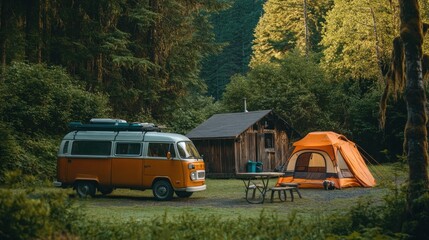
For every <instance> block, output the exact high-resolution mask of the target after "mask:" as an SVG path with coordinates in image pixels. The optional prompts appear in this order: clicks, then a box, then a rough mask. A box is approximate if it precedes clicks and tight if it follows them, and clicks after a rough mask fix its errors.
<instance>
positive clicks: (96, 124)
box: [69, 118, 160, 132]
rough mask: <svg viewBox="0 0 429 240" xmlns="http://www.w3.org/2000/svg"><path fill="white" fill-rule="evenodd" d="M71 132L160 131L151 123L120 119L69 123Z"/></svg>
mask: <svg viewBox="0 0 429 240" xmlns="http://www.w3.org/2000/svg"><path fill="white" fill-rule="evenodd" d="M69 128H70V129H71V130H72V131H115V132H118V131H142V132H149V131H154V132H159V131H160V129H159V128H158V126H156V125H155V124H153V123H138V122H133V123H128V122H127V121H125V120H122V119H112V118H93V119H91V120H90V122H89V124H88V123H82V122H69Z"/></svg>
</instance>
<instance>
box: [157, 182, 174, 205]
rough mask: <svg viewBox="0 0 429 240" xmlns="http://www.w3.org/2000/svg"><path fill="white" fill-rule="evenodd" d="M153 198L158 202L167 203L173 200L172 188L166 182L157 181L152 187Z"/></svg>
mask: <svg viewBox="0 0 429 240" xmlns="http://www.w3.org/2000/svg"><path fill="white" fill-rule="evenodd" d="M152 192H153V196H154V197H155V198H156V200H159V201H168V200H171V199H172V198H173V194H174V191H173V187H171V184H170V182H169V181H167V180H158V181H156V182H155V183H154V184H153V187H152Z"/></svg>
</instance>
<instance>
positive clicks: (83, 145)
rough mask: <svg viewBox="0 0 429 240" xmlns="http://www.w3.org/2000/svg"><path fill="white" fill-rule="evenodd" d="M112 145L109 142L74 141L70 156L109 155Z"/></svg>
mask: <svg viewBox="0 0 429 240" xmlns="http://www.w3.org/2000/svg"><path fill="white" fill-rule="evenodd" d="M111 148H112V143H111V142H110V141H74V142H73V145H72V151H71V153H72V155H103V156H108V155H110V153H111Z"/></svg>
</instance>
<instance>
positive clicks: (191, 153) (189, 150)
mask: <svg viewBox="0 0 429 240" xmlns="http://www.w3.org/2000/svg"><path fill="white" fill-rule="evenodd" d="M177 150H179V155H180V158H182V159H189V158H197V159H198V158H201V156H200V154H199V153H198V151H197V149H196V148H195V146H194V144H193V143H192V142H178V143H177Z"/></svg>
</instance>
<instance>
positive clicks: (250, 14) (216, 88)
mask: <svg viewBox="0 0 429 240" xmlns="http://www.w3.org/2000/svg"><path fill="white" fill-rule="evenodd" d="M228 2H231V7H230V8H228V9H226V10H224V11H221V12H218V13H215V14H212V15H211V17H210V22H211V23H212V24H213V31H214V33H215V38H216V43H218V44H219V45H220V46H222V50H221V51H220V52H217V54H215V55H211V56H208V57H207V58H205V59H204V62H203V68H202V71H201V77H202V78H203V79H204V81H205V83H206V84H207V87H208V95H209V96H212V97H213V98H215V99H216V100H219V99H220V98H221V96H222V93H223V92H224V90H225V86H226V85H227V84H228V83H229V82H230V78H231V76H233V75H235V74H245V73H246V72H247V70H248V65H249V62H250V56H251V52H252V49H251V47H252V46H251V45H252V41H253V39H254V37H253V33H254V28H255V26H256V24H257V22H258V20H259V17H260V16H261V14H262V4H263V2H264V1H261V0H256V1H248V0H236V1H228Z"/></svg>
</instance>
